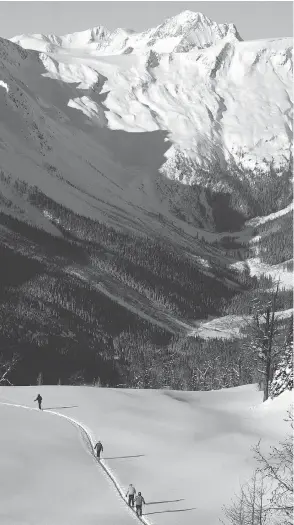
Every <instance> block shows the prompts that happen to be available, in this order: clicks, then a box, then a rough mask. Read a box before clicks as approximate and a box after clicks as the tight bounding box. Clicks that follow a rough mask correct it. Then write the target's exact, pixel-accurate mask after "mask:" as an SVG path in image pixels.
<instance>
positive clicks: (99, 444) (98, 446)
mask: <svg viewBox="0 0 294 525" xmlns="http://www.w3.org/2000/svg"><path fill="white" fill-rule="evenodd" d="M94 448H95V449H96V448H97V452H99V451H101V450H102V452H103V446H102V443H96V445H95V447H94Z"/></svg>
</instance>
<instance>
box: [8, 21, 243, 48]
mask: <svg viewBox="0 0 294 525" xmlns="http://www.w3.org/2000/svg"><path fill="white" fill-rule="evenodd" d="M224 38H228V39H230V40H232V41H240V40H242V39H241V37H240V35H239V33H238V31H237V29H236V28H235V26H234V25H233V24H217V23H216V22H213V21H212V20H210V18H208V17H207V16H205V15H203V14H202V13H194V12H192V11H183V12H182V13H180V14H179V15H177V16H174V17H172V18H168V19H167V20H165V21H164V22H163V23H162V24H159V25H158V26H157V27H155V28H151V29H149V30H147V31H144V32H142V33H136V32H135V31H133V30H129V29H122V28H118V29H116V30H115V31H109V30H108V29H106V28H105V27H103V26H97V27H94V28H92V29H87V30H85V31H81V32H76V33H72V34H67V35H63V36H56V35H42V34H28V35H19V36H15V37H14V38H12V39H11V40H12V41H13V42H15V43H17V44H20V45H21V46H23V47H25V48H32V49H36V50H38V51H43V52H48V53H49V52H56V51H58V50H59V51H60V50H62V49H76V50H78V49H79V50H83V51H84V52H85V51H87V52H88V53H90V54H95V55H107V54H110V55H111V54H114V55H115V54H124V53H134V54H138V53H139V54H140V53H142V52H144V50H145V51H147V50H148V49H154V50H155V51H157V52H161V53H170V52H175V53H183V52H187V51H189V50H190V49H193V48H196V49H203V48H206V47H210V46H212V45H214V44H216V43H217V42H219V41H220V40H222V39H224Z"/></svg>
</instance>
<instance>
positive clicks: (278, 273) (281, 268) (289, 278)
mask: <svg viewBox="0 0 294 525" xmlns="http://www.w3.org/2000/svg"><path fill="white" fill-rule="evenodd" d="M292 262H293V260H292ZM289 263H291V261H287V262H286V263H280V264H274V265H270V264H267V263H264V262H262V261H261V260H260V257H251V258H249V259H246V261H244V262H243V261H240V262H236V263H234V264H232V265H231V267H232V268H236V269H237V270H241V271H242V270H244V269H245V268H249V270H250V275H252V276H253V275H256V276H257V277H259V276H261V275H265V276H269V277H272V279H273V281H274V287H275V283H277V282H279V283H280V287H281V288H284V289H285V290H292V289H293V284H294V281H293V272H292V271H291V270H288V269H287V264H289Z"/></svg>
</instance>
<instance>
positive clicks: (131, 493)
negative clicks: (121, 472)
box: [126, 483, 136, 508]
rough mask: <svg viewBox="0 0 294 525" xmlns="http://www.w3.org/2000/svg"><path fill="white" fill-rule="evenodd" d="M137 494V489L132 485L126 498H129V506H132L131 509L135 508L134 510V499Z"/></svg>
mask: <svg viewBox="0 0 294 525" xmlns="http://www.w3.org/2000/svg"><path fill="white" fill-rule="evenodd" d="M135 494H136V489H135V487H134V486H133V485H132V483H130V485H129V488H128V492H127V493H126V498H127V497H128V496H129V500H128V503H129V506H130V507H133V508H134V498H135Z"/></svg>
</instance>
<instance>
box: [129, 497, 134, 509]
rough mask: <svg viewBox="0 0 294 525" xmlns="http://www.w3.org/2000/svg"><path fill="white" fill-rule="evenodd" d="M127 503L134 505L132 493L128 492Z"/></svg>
mask: <svg viewBox="0 0 294 525" xmlns="http://www.w3.org/2000/svg"><path fill="white" fill-rule="evenodd" d="M129 505H130V507H131V506H132V507H133V506H134V494H129Z"/></svg>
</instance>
